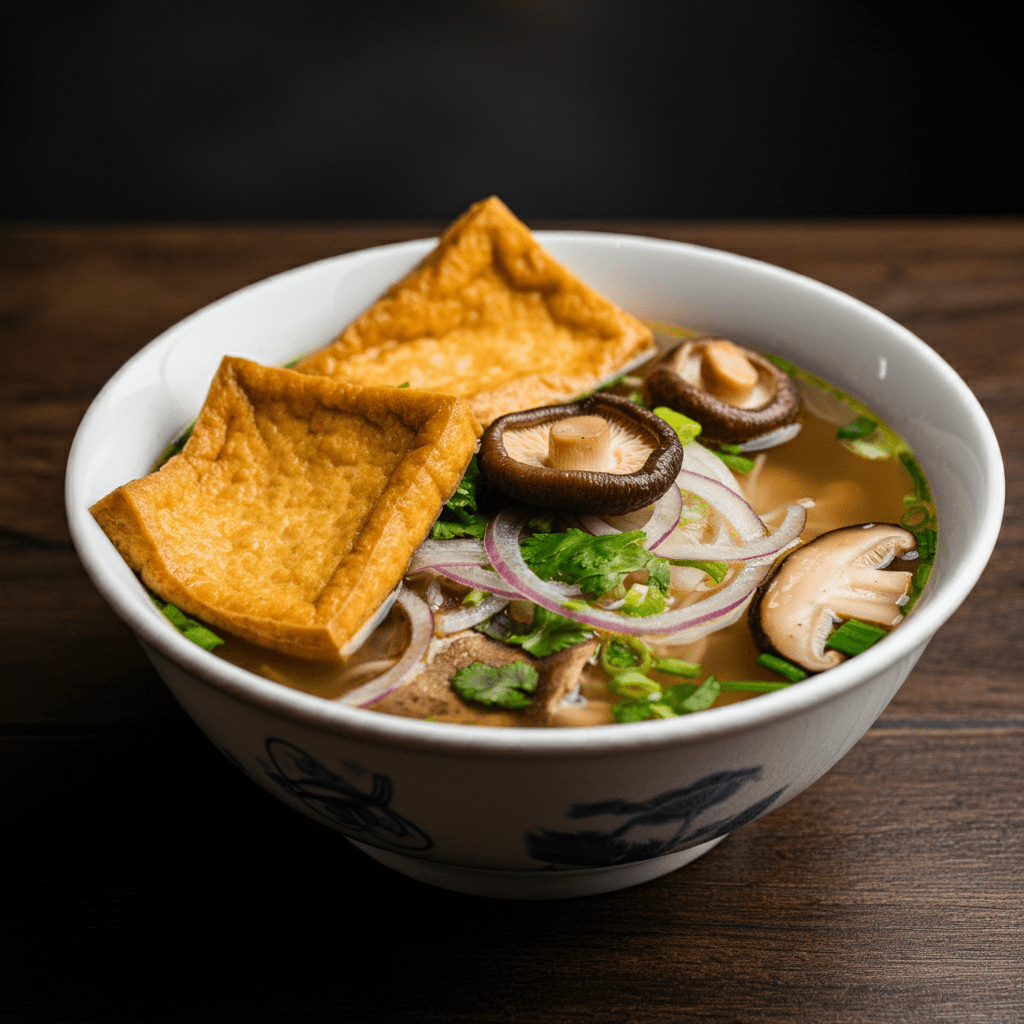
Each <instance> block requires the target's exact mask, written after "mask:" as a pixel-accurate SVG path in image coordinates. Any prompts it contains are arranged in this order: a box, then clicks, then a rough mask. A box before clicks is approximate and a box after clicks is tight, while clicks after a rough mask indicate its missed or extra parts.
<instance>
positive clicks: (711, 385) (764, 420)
mask: <svg viewBox="0 0 1024 1024" xmlns="http://www.w3.org/2000/svg"><path fill="white" fill-rule="evenodd" d="M646 389H647V397H648V399H649V400H650V404H651V405H652V406H656V405H667V406H668V407H669V408H671V409H675V410H676V411H677V412H681V413H684V414H685V415H687V416H690V417H692V418H693V419H695V420H697V422H698V423H700V425H701V427H702V428H703V436H704V437H705V438H706V439H707V440H709V441H714V442H718V443H720V444H742V443H744V442H747V441H751V440H752V439H754V438H759V437H763V436H764V435H766V434H771V433H772V432H774V431H776V430H779V428H781V427H785V426H787V425H789V424H791V423H794V422H795V421H796V419H797V417H798V416H799V415H800V392H799V390H798V389H797V386H796V382H795V381H794V380H793V379H792V377H790V376H789V374H788V373H784V372H783V371H782V370H780V369H778V368H777V367H776V366H775V365H774V364H772V363H771V362H770V361H769V360H767V359H765V357H764V356H762V355H759V354H758V353H757V352H754V351H752V350H751V349H748V348H741V347H740V346H739V345H736V344H734V343H733V342H731V341H726V340H725V339H724V338H705V339H701V340H699V341H685V342H683V343H682V344H680V345H677V346H676V347H675V348H673V349H671V350H670V351H669V352H668V353H666V355H665V357H664V358H663V359H662V360H661V362H660V363H659V364H658V366H657V367H655V369H654V370H652V371H651V373H650V375H649V376H648V378H647V382H646Z"/></svg>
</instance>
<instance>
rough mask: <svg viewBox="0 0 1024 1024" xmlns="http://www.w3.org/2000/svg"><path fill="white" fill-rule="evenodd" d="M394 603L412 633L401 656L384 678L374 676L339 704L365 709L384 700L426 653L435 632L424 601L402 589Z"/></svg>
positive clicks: (432, 618)
mask: <svg viewBox="0 0 1024 1024" xmlns="http://www.w3.org/2000/svg"><path fill="white" fill-rule="evenodd" d="M395 603H396V604H397V605H398V606H399V607H400V608H401V609H402V610H403V611H404V612H405V614H406V616H408V619H409V630H410V634H411V635H410V637H409V643H408V644H407V645H406V648H405V650H404V651H403V652H402V656H401V657H400V658H399V659H398V661H396V662H395V664H394V665H392V666H391V668H389V669H388V670H387V672H385V673H384V674H383V675H380V676H377V678H376V679H371V680H370V681H369V682H368V683H364V684H363V685H362V686H357V687H356V688H355V689H354V690H350V691H349V692H348V693H346V694H345V695H344V696H342V697H339V698H338V703H339V704H348V705H349V706H351V707H360V708H365V707H366V706H367V705H369V704H372V703H373V702H374V701H376V700H380V699H381V697H386V696H387V695H388V694H389V693H392V692H394V691H395V690H397V689H398V688H399V687H400V686H401V685H402V683H403V682H405V677H406V676H407V675H408V674H409V673H410V672H411V671H412V670H413V668H415V666H416V665H417V664H418V663H419V661H420V659H421V658H422V657H423V656H424V654H426V653H427V647H428V646H429V644H430V638H431V636H432V635H433V632H434V616H433V615H432V614H431V611H430V609H429V608H428V607H427V605H426V602H425V601H423V600H422V599H421V598H419V597H417V596H416V595H415V594H414V593H413V592H412V591H411V590H409V589H408V588H407V587H402V588H401V589H400V590H399V591H398V596H397V598H396V599H395Z"/></svg>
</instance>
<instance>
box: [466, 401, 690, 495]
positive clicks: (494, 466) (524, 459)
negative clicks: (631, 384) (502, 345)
mask: <svg viewBox="0 0 1024 1024" xmlns="http://www.w3.org/2000/svg"><path fill="white" fill-rule="evenodd" d="M478 461H479V464H480V469H481V471H482V472H483V474H484V475H485V476H486V477H487V479H488V480H489V481H490V482H491V483H492V484H493V485H494V486H495V487H497V488H498V489H499V490H500V491H502V492H504V493H505V494H506V495H508V496H509V497H511V498H513V499H515V500H516V501H521V502H523V503H524V504H527V505H540V506H542V507H545V508H561V509H566V510H569V511H574V512H589V513H593V514H596V515H624V514H625V513H627V512H633V511H636V510H637V509H640V508H644V507H645V506H647V505H650V504H651V503H652V502H655V501H657V500H658V498H660V497H661V496H662V495H663V494H664V493H665V492H666V491H667V490H668V489H669V487H671V486H672V484H673V483H674V482H675V479H676V476H677V475H678V474H679V470H680V469H681V468H682V464H683V449H682V445H681V444H680V443H679V438H678V437H677V435H676V432H675V431H674V430H673V429H672V428H671V427H670V426H669V425H668V424H667V423H666V422H665V421H664V420H663V419H662V418H661V417H660V416H655V415H654V413H652V412H649V411H648V410H646V409H644V408H642V407H641V406H638V405H636V403H634V402H630V401H629V400H628V399H625V398H620V397H618V396H616V395H609V394H605V393H603V392H597V393H595V394H592V395H589V396H588V397H586V398H583V399H580V400H579V401H577V402H571V403H569V404H567V405H549V406H543V407H541V408H538V409H527V410H525V411H523V412H514V413H509V414H508V415H506V416H502V417H500V418H499V419H497V420H495V421H494V422H493V423H492V424H491V425H490V426H489V427H488V428H487V430H486V431H485V432H484V435H483V439H482V441H481V444H480V453H479V456H478Z"/></svg>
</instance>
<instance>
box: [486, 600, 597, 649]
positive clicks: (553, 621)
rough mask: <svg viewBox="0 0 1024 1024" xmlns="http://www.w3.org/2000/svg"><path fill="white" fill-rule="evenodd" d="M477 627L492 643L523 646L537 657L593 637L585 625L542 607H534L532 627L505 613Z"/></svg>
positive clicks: (492, 617)
mask: <svg viewBox="0 0 1024 1024" xmlns="http://www.w3.org/2000/svg"><path fill="white" fill-rule="evenodd" d="M473 628H474V629H476V631H477V632H478V633H483V635H484V636H489V637H490V638H491V639H492V640H500V641H501V642H502V643H503V644H510V645H512V646H516V647H522V649H523V650H524V651H526V652H527V653H528V654H532V655H533V656H534V657H535V658H543V657H546V656H547V655H549V654H557V653H558V652H559V651H564V650H565V649H566V648H567V647H572V646H574V645H575V644H579V643H582V642H583V641H584V640H588V639H589V638H590V637H591V636H592V635H593V633H592V631H591V630H590V629H588V628H587V627H586V626H581V625H580V624H579V623H578V622H573V620H572V619H567V618H565V616H563V615H559V614H558V613H557V612H551V611H548V610H547V608H541V607H540V605H534V606H533V619H532V620H531V621H530V624H529V625H528V626H524V625H522V624H520V623H518V622H516V620H515V619H513V618H512V616H511V615H509V614H508V613H507V612H504V611H501V612H498V613H497V614H496V615H492V616H491V617H490V618H489V619H488V620H487V621H486V622H481V623H480V624H479V625H477V626H474V627H473Z"/></svg>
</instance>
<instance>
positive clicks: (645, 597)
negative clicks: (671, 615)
mask: <svg viewBox="0 0 1024 1024" xmlns="http://www.w3.org/2000/svg"><path fill="white" fill-rule="evenodd" d="M666 607H667V604H666V602H665V595H664V594H663V593H662V592H661V591H660V590H658V589H657V588H656V587H645V586H642V585H641V584H639V583H638V584H634V585H633V586H632V587H630V588H629V590H627V591H626V597H625V599H624V600H623V603H622V606H621V607H620V608H619V611H620V612H621V613H622V614H623V615H657V614H658V613H659V612H663V611H664V610H665V608H666Z"/></svg>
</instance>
